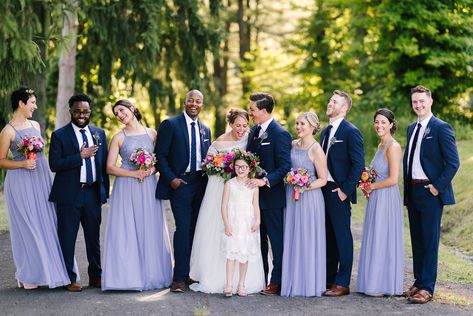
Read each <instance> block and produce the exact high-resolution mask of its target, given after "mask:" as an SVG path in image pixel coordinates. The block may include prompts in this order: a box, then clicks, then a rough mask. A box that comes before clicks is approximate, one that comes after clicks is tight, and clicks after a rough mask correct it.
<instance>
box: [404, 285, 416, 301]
mask: <svg viewBox="0 0 473 316" xmlns="http://www.w3.org/2000/svg"><path fill="white" fill-rule="evenodd" d="M417 291H419V289H418V288H416V287H415V286H414V285H413V286H411V287H410V288H409V289H408V290H407V291H404V293H402V296H405V297H408V298H409V297H411V296H412V295H414V294H416V293H417Z"/></svg>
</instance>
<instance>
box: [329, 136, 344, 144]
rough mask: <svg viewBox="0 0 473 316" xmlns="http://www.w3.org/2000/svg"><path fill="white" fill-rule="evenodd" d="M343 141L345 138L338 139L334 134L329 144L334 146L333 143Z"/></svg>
mask: <svg viewBox="0 0 473 316" xmlns="http://www.w3.org/2000/svg"><path fill="white" fill-rule="evenodd" d="M341 142H343V140H338V139H337V138H336V137H335V136H333V137H332V138H330V142H329V146H333V144H336V143H341Z"/></svg>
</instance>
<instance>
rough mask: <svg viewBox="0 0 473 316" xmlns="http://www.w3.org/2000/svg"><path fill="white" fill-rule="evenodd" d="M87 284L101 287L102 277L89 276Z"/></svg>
mask: <svg viewBox="0 0 473 316" xmlns="http://www.w3.org/2000/svg"><path fill="white" fill-rule="evenodd" d="M89 286H91V287H96V288H98V289H100V288H102V278H100V277H89Z"/></svg>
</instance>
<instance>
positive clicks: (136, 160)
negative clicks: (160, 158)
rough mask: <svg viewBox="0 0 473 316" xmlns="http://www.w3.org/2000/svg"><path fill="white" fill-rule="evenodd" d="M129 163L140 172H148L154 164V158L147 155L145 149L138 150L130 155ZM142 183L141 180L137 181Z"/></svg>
mask: <svg viewBox="0 0 473 316" xmlns="http://www.w3.org/2000/svg"><path fill="white" fill-rule="evenodd" d="M130 161H131V162H132V163H133V164H134V165H135V166H138V167H139V168H140V170H148V169H150V168H151V167H153V166H154V164H155V163H156V156H155V155H154V154H151V153H149V152H148V151H147V150H146V149H143V148H138V149H137V150H135V152H134V153H132V154H131V155H130ZM138 181H139V182H143V179H138Z"/></svg>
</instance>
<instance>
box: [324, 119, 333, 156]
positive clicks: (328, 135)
mask: <svg viewBox="0 0 473 316" xmlns="http://www.w3.org/2000/svg"><path fill="white" fill-rule="evenodd" d="M332 127H333V125H329V126H328V127H327V131H326V132H325V136H324V143H323V144H322V146H323V147H322V149H323V150H324V153H327V148H328V141H329V140H328V139H329V137H330V131H331V130H332Z"/></svg>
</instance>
